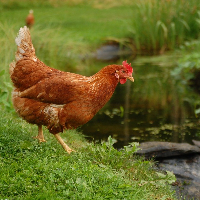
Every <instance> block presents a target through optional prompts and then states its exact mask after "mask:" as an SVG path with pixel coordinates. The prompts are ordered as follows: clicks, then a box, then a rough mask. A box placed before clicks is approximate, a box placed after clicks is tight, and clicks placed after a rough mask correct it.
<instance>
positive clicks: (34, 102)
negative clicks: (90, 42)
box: [10, 26, 134, 153]
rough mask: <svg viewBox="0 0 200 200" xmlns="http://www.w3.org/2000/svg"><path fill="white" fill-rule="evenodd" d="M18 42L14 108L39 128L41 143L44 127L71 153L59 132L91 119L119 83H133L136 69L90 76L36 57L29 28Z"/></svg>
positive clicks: (108, 69) (13, 70) (117, 69)
mask: <svg viewBox="0 0 200 200" xmlns="http://www.w3.org/2000/svg"><path fill="white" fill-rule="evenodd" d="M15 42H16V44H17V52H16V55H15V61H14V62H12V63H11V64H10V77H11V80H12V82H13V84H14V87H15V89H14V91H13V104H14V108H15V110H16V112H17V113H18V114H19V115H20V116H21V117H22V118H23V119H25V120H26V121H27V122H29V123H31V124H37V125H38V136H37V137H36V138H37V139H38V140H39V141H40V142H44V141H45V140H44V136H43V132H42V125H44V126H46V127H47V128H48V130H49V132H50V133H52V134H54V136H55V137H56V139H57V140H58V141H59V142H60V144H61V145H62V146H63V148H64V149H65V150H66V151H67V152H68V153H70V152H71V151H72V149H71V148H69V147H68V146H67V144H65V142H64V141H63V140H62V138H61V137H60V136H59V133H60V132H63V130H64V129H74V128H77V127H78V126H80V125H83V124H85V123H87V122H88V121H89V120H91V119H92V118H93V117H94V115H95V114H96V113H97V112H98V111H99V110H100V109H101V108H102V107H103V106H104V105H105V104H106V102H107V101H108V100H109V99H110V98H111V96H112V94H113V92H114V91H115V88H116V86H117V84H118V82H120V83H121V84H124V83H125V82H126V80H127V79H130V80H131V81H134V79H133V77H132V72H133V69H132V67H131V66H130V65H129V64H128V63H127V62H126V61H123V63H122V65H108V66H106V67H104V68H103V69H101V70H100V71H99V72H97V73H96V74H95V75H93V76H90V77H86V76H82V75H79V74H74V73H69V72H63V71H59V70H57V69H53V68H50V67H48V66H46V65H45V64H44V63H43V62H41V61H40V60H39V59H38V58H37V57H36V55H35V49H34V47H33V45H32V41H31V36H30V32H29V29H28V28H27V27H26V26H25V27H24V28H21V29H20V30H19V34H18V36H17V38H16V39H15Z"/></svg>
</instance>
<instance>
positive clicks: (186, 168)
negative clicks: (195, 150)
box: [157, 155, 200, 200]
mask: <svg viewBox="0 0 200 200" xmlns="http://www.w3.org/2000/svg"><path fill="white" fill-rule="evenodd" d="M199 166H200V155H187V156H181V157H180V156H179V157H177V158H168V159H162V160H159V163H158V165H157V167H158V169H160V170H164V171H166V170H167V171H173V173H174V174H175V176H176V178H177V182H178V183H179V184H177V185H176V186H173V187H174V188H175V190H176V194H177V197H178V198H179V199H184V198H185V199H188V200H189V199H200V189H199V188H200V170H199Z"/></svg>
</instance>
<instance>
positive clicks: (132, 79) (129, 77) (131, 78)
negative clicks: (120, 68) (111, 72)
mask: <svg viewBox="0 0 200 200" xmlns="http://www.w3.org/2000/svg"><path fill="white" fill-rule="evenodd" d="M126 78H127V79H129V80H130V81H132V82H134V78H133V77H132V76H128V77H126Z"/></svg>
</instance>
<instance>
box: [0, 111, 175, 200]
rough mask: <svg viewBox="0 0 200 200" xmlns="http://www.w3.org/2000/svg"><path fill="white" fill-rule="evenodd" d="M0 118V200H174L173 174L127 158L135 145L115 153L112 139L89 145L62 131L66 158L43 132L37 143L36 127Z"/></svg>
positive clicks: (3, 114) (73, 133)
mask: <svg viewBox="0 0 200 200" xmlns="http://www.w3.org/2000/svg"><path fill="white" fill-rule="evenodd" d="M0 115H1V116H0V149H1V151H0V177H1V178H0V198H1V199H135V200H136V199H138V200H139V199H143V200H145V199H148V200H149V199H175V198H174V197H173V194H172V192H171V191H170V186H169V183H171V182H173V181H174V176H173V174H171V173H169V172H168V174H162V173H158V172H155V171H154V170H152V165H153V163H152V162H151V161H144V160H142V158H136V157H135V156H133V152H135V150H136V149H137V147H136V146H135V145H133V146H129V147H125V148H124V150H122V151H117V150H115V149H114V148H113V146H112V145H113V140H112V138H109V139H108V142H103V143H102V144H96V145H94V144H92V143H91V144H88V143H87V142H86V141H85V139H84V138H83V136H82V135H81V134H80V133H79V132H77V131H67V132H65V133H64V134H63V135H62V137H63V138H64V139H65V140H67V143H68V144H69V145H70V146H71V147H73V148H74V149H76V151H77V152H73V153H72V154H71V155H70V156H69V155H68V154H67V153H65V152H64V150H63V149H62V147H61V145H59V144H58V143H57V142H56V140H55V138H54V137H53V136H52V135H51V134H49V133H48V132H47V131H46V130H45V138H46V139H47V142H46V143H42V144H39V143H38V142H37V141H36V140H34V139H33V138H32V136H34V135H35V134H36V132H37V127H36V126H33V125H29V124H27V123H26V122H24V121H22V120H21V119H19V118H16V117H15V116H13V115H12V114H8V113H7V112H5V111H4V110H3V111H2V112H1V114H0ZM155 191H156V192H155Z"/></svg>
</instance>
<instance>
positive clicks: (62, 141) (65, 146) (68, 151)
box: [54, 133, 74, 154]
mask: <svg viewBox="0 0 200 200" xmlns="http://www.w3.org/2000/svg"><path fill="white" fill-rule="evenodd" d="M54 136H55V138H56V139H57V140H58V142H59V143H60V144H61V145H62V147H63V149H64V150H65V151H67V153H68V154H70V153H71V152H72V151H74V150H72V149H71V148H70V147H68V145H67V144H66V143H65V142H64V140H63V139H62V138H61V137H60V135H59V133H57V134H55V135H54Z"/></svg>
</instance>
